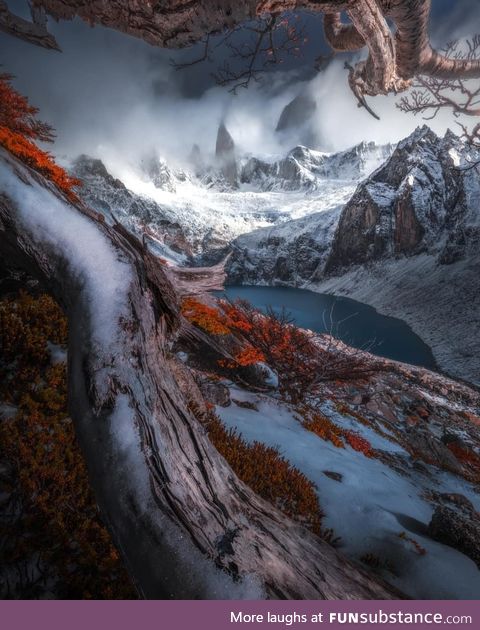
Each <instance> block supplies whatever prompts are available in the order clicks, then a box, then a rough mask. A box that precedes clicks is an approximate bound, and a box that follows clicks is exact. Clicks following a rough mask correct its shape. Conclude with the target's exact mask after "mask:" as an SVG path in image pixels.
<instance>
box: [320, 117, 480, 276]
mask: <svg viewBox="0 0 480 630" xmlns="http://www.w3.org/2000/svg"><path fill="white" fill-rule="evenodd" d="M471 153H472V151H471V150H470V149H468V148H467V147H465V145H464V144H463V143H462V142H461V141H460V140H459V139H458V138H457V137H456V136H455V135H454V134H452V133H447V134H446V136H445V137H444V138H438V137H437V136H436V135H435V134H434V133H433V131H431V130H430V129H429V128H428V127H423V128H421V129H418V130H417V131H416V132H415V133H414V134H412V135H411V136H410V137H409V138H407V139H406V140H404V141H403V142H401V143H400V144H399V145H398V147H397V148H396V150H395V151H394V153H393V155H392V157H391V158H390V159H389V160H388V161H387V162H386V163H385V165H384V166H383V167H381V168H379V169H378V170H377V171H376V172H375V173H374V174H373V175H372V176H371V177H370V178H369V179H368V180H366V181H365V182H364V183H363V184H362V185H360V186H359V188H358V189H357V191H356V193H355V195H354V196H353V197H352V199H351V200H350V201H349V203H348V204H347V205H346V206H345V208H344V210H343V212H342V215H341V218H340V221H339V224H338V228H337V231H336V234H335V239H334V242H333V245H332V252H331V255H330V257H329V259H328V263H327V266H326V271H327V272H328V273H332V272H337V271H338V270H339V269H342V268H345V267H348V266H350V265H352V264H365V263H367V262H368V261H371V260H377V259H379V258H383V257H398V256H402V255H405V256H413V255H416V254H419V253H422V252H427V253H435V254H437V255H438V259H439V263H440V264H447V263H453V262H455V261H456V260H459V259H461V258H463V257H465V256H466V255H467V253H468V252H467V250H468V249H469V247H471V246H472V245H473V243H474V242H478V239H479V238H480V224H479V223H480V222H479V219H478V213H477V216H475V207H474V206H475V203H476V201H475V200H476V199H478V194H479V191H480V186H479V182H478V174H476V172H475V170H474V169H471V170H465V166H466V165H467V166H468V162H469V161H470V160H472V159H475V156H474V155H471Z"/></svg>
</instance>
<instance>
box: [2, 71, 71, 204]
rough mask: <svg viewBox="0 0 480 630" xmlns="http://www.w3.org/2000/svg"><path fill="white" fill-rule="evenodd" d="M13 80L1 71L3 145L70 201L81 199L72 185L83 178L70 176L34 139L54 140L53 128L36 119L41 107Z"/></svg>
mask: <svg viewBox="0 0 480 630" xmlns="http://www.w3.org/2000/svg"><path fill="white" fill-rule="evenodd" d="M11 79H12V76H11V75H9V74H0V146H2V147H4V148H5V149H6V150H7V151H9V152H10V153H11V154H12V155H14V156H15V157H17V158H18V159H19V160H21V161H22V162H23V163H24V164H26V165H27V166H30V167H31V168H33V169H34V170H36V171H38V172H39V173H41V174H42V175H44V177H46V178H47V179H49V180H50V181H52V182H53V183H54V184H55V185H56V186H57V187H58V188H59V189H60V190H61V191H62V192H63V193H65V194H66V196H67V197H68V198H69V199H70V201H78V197H77V195H76V194H75V193H74V191H73V188H74V187H75V186H79V185H80V180H78V179H75V178H74V177H70V175H68V173H67V172H66V171H65V170H64V169H63V168H61V167H60V166H58V165H57V164H55V161H54V159H53V157H52V156H51V155H50V153H48V152H46V151H42V149H39V147H37V145H36V144H34V142H33V141H34V140H41V141H47V142H51V141H52V140H53V137H54V135H53V129H52V128H51V127H50V126H49V125H47V124H45V123H43V122H41V121H39V120H37V119H36V115H37V114H38V109H37V108H36V107H32V106H31V105H30V104H29V103H28V99H26V98H25V97H24V96H22V95H21V94H19V93H18V92H17V91H16V90H14V89H13V87H12V85H11V83H10V81H11Z"/></svg>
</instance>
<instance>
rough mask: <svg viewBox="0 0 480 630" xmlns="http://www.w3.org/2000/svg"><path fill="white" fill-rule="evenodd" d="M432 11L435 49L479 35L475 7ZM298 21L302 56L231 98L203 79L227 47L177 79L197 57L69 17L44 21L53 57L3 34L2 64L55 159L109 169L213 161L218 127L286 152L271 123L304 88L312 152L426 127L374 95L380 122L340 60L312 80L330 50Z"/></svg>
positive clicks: (288, 142) (293, 140) (248, 146)
mask: <svg viewBox="0 0 480 630" xmlns="http://www.w3.org/2000/svg"><path fill="white" fill-rule="evenodd" d="M8 4H9V6H10V8H11V9H12V10H15V11H16V12H17V13H19V14H20V13H25V12H26V8H27V3H26V2H24V1H23V0H10V1H9V2H8ZM432 4H433V8H432V20H431V27H430V34H431V39H432V41H433V43H434V45H436V46H442V45H444V44H445V43H446V42H447V41H450V40H452V39H455V38H461V37H466V36H471V35H473V34H475V33H480V5H479V3H478V0H433V2H432ZM300 20H301V23H303V24H304V25H305V28H306V34H307V38H308V41H307V42H306V44H305V46H304V47H303V49H302V54H301V55H300V56H299V57H298V58H290V59H288V60H286V62H285V63H284V64H283V65H282V66H281V67H280V66H279V67H278V68H276V69H275V71H272V72H270V73H269V74H268V75H267V76H266V77H265V78H264V80H263V81H262V83H260V84H256V83H254V84H252V85H251V86H250V87H249V88H248V89H247V90H245V89H240V90H239V91H238V92H237V94H236V95H233V94H231V93H230V92H229V91H228V88H223V87H220V86H218V85H217V84H216V82H215V80H214V78H213V77H212V72H214V71H215V69H216V67H218V66H219V65H220V64H221V63H222V62H223V61H224V60H225V59H228V55H230V52H229V51H228V50H226V49H225V48H219V49H217V51H216V52H215V59H214V62H213V63H212V64H200V65H195V66H191V67H190V68H187V69H185V70H181V71H178V70H176V69H175V68H174V67H173V66H172V64H171V60H172V59H174V60H175V61H177V62H181V61H186V60H189V59H195V58H196V57H197V56H199V54H201V50H200V48H198V47H197V48H195V47H193V48H190V49H187V50H182V51H172V50H165V49H160V48H156V47H152V46H150V45H148V44H146V43H145V42H142V41H140V40H137V39H134V38H132V37H129V36H127V35H124V34H121V33H117V32H115V31H113V30H109V29H106V28H104V27H98V26H97V27H94V28H91V27H90V26H88V25H87V24H85V23H83V22H82V21H80V20H78V19H77V20H74V21H73V22H60V23H55V22H52V23H51V24H50V25H49V28H50V30H51V31H52V32H53V33H54V35H55V36H56V38H57V40H58V42H59V44H60V46H61V48H62V51H63V52H62V53H58V52H55V51H48V50H43V49H41V48H37V47H35V46H32V45H29V44H27V43H25V42H22V41H20V40H17V39H15V38H13V37H10V36H8V35H5V34H0V51H1V52H0V63H1V64H2V66H3V68H2V69H3V70H4V71H8V72H11V73H13V74H14V75H15V76H16V79H15V86H16V87H17V89H18V90H19V91H21V92H22V93H24V94H26V95H27V96H28V97H29V99H30V101H31V102H32V103H33V104H35V105H36V106H38V107H39V108H40V110H41V118H42V119H44V120H46V121H47V122H49V123H51V124H53V126H54V127H55V128H56V130H57V141H56V144H55V147H54V152H55V153H56V154H57V156H58V157H59V158H60V159H62V158H73V157H75V156H76V155H78V154H80V153H87V154H90V155H92V156H96V157H101V158H102V159H104V160H105V161H106V162H107V163H111V162H113V161H115V160H117V161H118V160H123V161H128V162H135V161H137V160H139V159H141V158H142V156H144V155H147V154H150V153H151V151H152V150H154V151H156V152H157V153H158V154H159V155H161V156H163V157H165V158H166V159H167V160H169V161H171V162H176V163H178V164H179V165H181V164H183V163H184V162H185V160H186V159H187V156H188V155H189V154H190V151H191V148H192V145H193V144H194V143H196V144H198V145H199V146H200V147H201V149H202V151H203V152H204V154H205V155H211V154H213V151H214V146H215V139H216V131H217V128H218V125H219V123H220V122H221V121H222V120H224V121H225V122H226V124H227V127H228V129H229V131H230V133H231V134H232V136H233V138H234V139H235V142H236V145H237V147H238V149H239V151H242V152H246V153H253V154H255V155H266V154H276V155H278V154H285V153H286V151H288V150H289V149H290V148H292V147H293V146H295V144H298V143H299V141H300V138H299V137H296V136H295V132H292V133H290V134H287V135H283V136H282V137H279V134H278V133H275V127H276V124H277V121H278V118H279V116H280V113H281V111H282V109H283V107H284V106H285V105H286V104H287V103H288V102H289V101H290V100H291V99H292V98H294V97H295V96H296V95H297V94H299V93H305V92H308V93H310V94H312V95H313V96H314V98H315V99H316V101H317V111H316V113H315V116H314V119H313V121H312V124H313V126H314V128H315V132H316V136H317V138H318V146H317V147H316V148H318V149H320V150H325V151H336V150H342V149H346V148H348V147H350V146H352V145H354V144H357V143H358V142H361V141H363V140H367V141H371V140H373V141H375V142H377V143H386V142H396V141H398V140H400V139H401V138H402V137H405V136H406V135H408V134H409V133H410V132H411V131H413V129H414V128H415V127H416V126H417V125H418V124H422V123H423V121H422V119H421V118H414V117H412V116H409V115H406V114H404V113H402V112H400V111H398V110H397V109H396V108H395V98H394V97H387V98H385V97H376V98H375V99H371V101H370V104H371V105H372V107H373V109H375V111H376V112H377V113H378V114H379V115H380V117H381V120H380V121H376V120H375V119H374V118H372V117H371V116H370V115H369V114H368V113H367V112H366V111H365V110H361V109H359V108H358V107H357V105H356V101H355V99H354V98H353V96H352V94H351V92H350V90H349V88H348V85H347V74H346V71H345V69H344V67H343V64H344V61H345V57H341V56H340V57H338V58H337V59H335V60H334V61H333V62H332V63H331V64H330V65H329V66H328V68H327V69H326V70H325V71H323V72H322V73H316V72H315V71H314V69H313V66H314V63H313V62H314V59H315V58H316V57H317V56H318V55H320V54H321V55H324V54H325V53H326V52H327V47H326V45H325V42H324V40H323V36H322V25H321V17H320V16H318V15H313V16H312V15H302V17H301V18H300ZM240 37H243V34H240ZM430 125H431V126H432V127H433V128H434V130H435V131H437V132H439V133H443V132H444V131H445V130H446V128H447V127H452V128H454V127H455V125H454V120H453V118H452V116H451V114H449V113H445V114H444V115H442V116H441V117H438V119H436V120H435V121H433V122H431V123H430Z"/></svg>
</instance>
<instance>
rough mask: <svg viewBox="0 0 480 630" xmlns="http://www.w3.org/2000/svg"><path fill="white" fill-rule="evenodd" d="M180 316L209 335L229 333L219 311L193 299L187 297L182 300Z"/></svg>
mask: <svg viewBox="0 0 480 630" xmlns="http://www.w3.org/2000/svg"><path fill="white" fill-rule="evenodd" d="M182 315H183V316H184V317H185V319H188V321H189V322H191V323H192V324H195V326H198V327H199V328H202V330H204V331H205V332H207V333H209V334H211V335H228V334H229V333H230V332H231V330H230V329H229V328H228V326H227V325H226V322H225V317H224V316H223V315H222V314H221V313H220V311H218V310H217V309H216V308H213V307H212V306H207V305H206V304H204V303H203V302H199V301H198V300H196V299H195V298H192V297H189V298H186V299H185V300H183V302H182Z"/></svg>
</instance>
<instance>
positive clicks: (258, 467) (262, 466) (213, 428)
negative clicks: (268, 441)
mask: <svg viewBox="0 0 480 630" xmlns="http://www.w3.org/2000/svg"><path fill="white" fill-rule="evenodd" d="M207 431H208V435H209V437H210V440H211V441H212V443H213V445H214V446H215V448H216V449H217V450H218V451H219V453H220V454H221V455H223V457H224V458H225V459H226V460H227V462H228V463H229V464H230V466H231V467H232V469H233V471H234V472H235V474H236V475H237V476H238V477H239V478H240V479H241V480H242V481H243V482H244V483H246V484H247V486H250V488H252V490H253V491H254V492H256V493H257V494H258V495H260V496H261V497H263V498H264V499H266V500H267V501H269V502H270V503H272V504H273V505H275V506H276V507H277V508H278V509H280V510H281V511H282V512H283V513H284V514H286V515H287V516H289V517H290V518H293V519H295V520H297V521H300V522H301V523H302V524H304V525H305V526H307V527H308V528H309V529H311V530H312V531H313V532H314V533H316V534H318V535H322V534H323V533H324V532H323V531H322V527H321V522H322V517H323V514H322V511H321V509H320V505H319V503H318V498H317V494H316V492H315V486H314V484H313V483H312V482H311V481H310V480H309V479H308V478H307V477H306V476H305V475H304V474H303V473H301V472H300V471H299V470H298V469H297V468H295V467H294V466H292V465H291V464H290V463H289V462H288V461H287V460H285V459H284V458H283V457H282V456H281V455H280V453H279V452H278V451H277V450H276V449H274V448H271V447H268V446H265V445H264V444H261V443H260V442H254V443H252V444H247V442H245V440H243V438H242V437H241V436H240V435H238V433H236V432H235V431H233V430H230V431H228V430H227V429H226V428H225V427H224V426H223V424H222V422H221V421H220V419H219V418H218V416H215V415H214V414H209V416H208V422H207ZM325 536H326V537H327V538H328V539H329V540H333V537H332V534H331V532H325Z"/></svg>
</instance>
